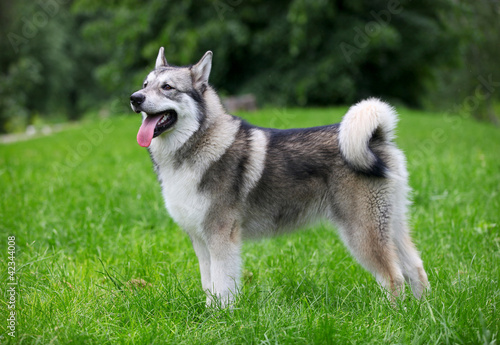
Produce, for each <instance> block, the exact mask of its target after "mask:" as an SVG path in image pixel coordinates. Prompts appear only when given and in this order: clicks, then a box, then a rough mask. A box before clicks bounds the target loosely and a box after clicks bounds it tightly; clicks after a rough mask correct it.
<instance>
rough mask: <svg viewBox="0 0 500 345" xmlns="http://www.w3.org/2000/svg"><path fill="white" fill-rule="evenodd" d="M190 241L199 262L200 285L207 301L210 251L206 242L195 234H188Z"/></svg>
mask: <svg viewBox="0 0 500 345" xmlns="http://www.w3.org/2000/svg"><path fill="white" fill-rule="evenodd" d="M190 238H191V243H192V244H193V248H194V252H195V253H196V256H197V257H198V263H199V264H200V274H201V286H202V288H203V291H205V293H206V294H207V303H208V301H209V296H211V295H212V280H211V278H210V252H209V251H208V246H207V244H206V242H205V241H204V240H203V239H201V238H200V237H198V236H196V235H190Z"/></svg>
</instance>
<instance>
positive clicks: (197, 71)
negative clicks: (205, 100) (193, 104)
mask: <svg viewBox="0 0 500 345" xmlns="http://www.w3.org/2000/svg"><path fill="white" fill-rule="evenodd" d="M212 55H213V54H212V52H211V51H210V50H209V51H207V52H206V53H205V55H203V57H202V58H201V60H200V61H198V63H197V64H196V65H194V66H192V67H191V77H192V78H193V85H194V87H195V89H197V90H199V91H200V92H201V93H203V92H204V91H205V89H206V88H207V86H208V77H209V76H210V70H211V69H212Z"/></svg>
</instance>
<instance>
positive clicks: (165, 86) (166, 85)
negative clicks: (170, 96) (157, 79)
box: [161, 84, 173, 90]
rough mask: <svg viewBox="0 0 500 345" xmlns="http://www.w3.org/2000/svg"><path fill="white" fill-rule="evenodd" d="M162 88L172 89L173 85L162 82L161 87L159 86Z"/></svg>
mask: <svg viewBox="0 0 500 345" xmlns="http://www.w3.org/2000/svg"><path fill="white" fill-rule="evenodd" d="M161 88H162V89H163V90H172V89H173V87H172V86H170V85H169V84H164V85H163V86H162V87H161Z"/></svg>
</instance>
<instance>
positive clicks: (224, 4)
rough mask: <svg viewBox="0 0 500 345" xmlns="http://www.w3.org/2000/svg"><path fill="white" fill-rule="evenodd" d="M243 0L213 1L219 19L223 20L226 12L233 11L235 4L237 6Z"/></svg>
mask: <svg viewBox="0 0 500 345" xmlns="http://www.w3.org/2000/svg"><path fill="white" fill-rule="evenodd" d="M242 2H243V0H225V1H222V0H217V1H215V2H214V8H215V11H216V12H217V15H218V16H219V19H220V20H221V21H223V20H224V15H225V14H226V13H227V12H233V11H234V9H235V8H236V6H239V5H240V4H241V3H242Z"/></svg>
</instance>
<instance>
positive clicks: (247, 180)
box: [130, 48, 429, 307]
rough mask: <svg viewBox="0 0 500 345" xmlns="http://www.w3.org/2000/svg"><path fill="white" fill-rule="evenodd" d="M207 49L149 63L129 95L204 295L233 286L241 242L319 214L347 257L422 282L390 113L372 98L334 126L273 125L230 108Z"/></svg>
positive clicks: (420, 285) (221, 294) (225, 292)
mask: <svg viewBox="0 0 500 345" xmlns="http://www.w3.org/2000/svg"><path fill="white" fill-rule="evenodd" d="M211 66H212V52H210V51H209V52H207V53H206V54H205V55H204V56H203V57H202V58H201V60H200V61H199V62H198V63H197V64H195V65H192V66H187V67H176V66H172V65H169V64H168V63H167V61H166V59H165V56H164V49H163V48H160V51H159V54H158V57H157V59H156V67H155V69H154V70H153V71H152V72H151V73H149V75H148V76H147V78H146V79H145V80H144V84H143V86H142V89H141V90H139V91H137V92H135V93H133V94H132V96H131V97H130V103H131V106H132V109H133V110H134V111H135V112H137V113H139V112H142V118H143V120H142V125H141V127H140V129H139V132H138V134H137V141H138V143H139V145H141V146H143V147H147V148H148V150H149V154H150V156H151V159H152V161H153V164H154V168H155V171H156V174H157V175H158V180H159V182H160V184H161V187H162V193H163V197H164V199H165V204H166V207H167V210H168V213H169V214H170V215H171V216H172V218H173V219H174V220H175V221H176V222H177V223H178V224H179V225H180V226H181V227H182V228H183V229H184V230H185V231H186V232H187V233H188V234H189V236H190V238H191V241H192V243H193V247H194V250H195V252H196V255H197V256H198V260H199V264H200V272H201V282H202V287H203V289H204V290H205V291H206V292H207V305H211V304H216V305H220V306H222V307H225V306H227V305H229V304H231V303H232V301H233V300H234V296H235V295H236V293H237V292H238V285H239V281H240V271H241V243H242V240H243V239H246V238H258V237H261V236H272V235H275V234H279V233H283V232H287V231H291V230H293V229H296V228H300V227H303V226H305V225H307V224H309V223H311V222H313V221H315V220H318V219H328V220H330V221H332V222H334V223H335V224H336V225H337V226H338V229H339V232H340V236H341V238H342V240H343V241H344V243H345V244H346V246H347V247H348V248H349V249H350V251H351V253H352V254H353V255H354V257H355V258H356V259H357V260H358V261H359V262H360V263H361V264H362V265H363V266H364V267H365V268H366V269H367V270H369V271H370V272H372V273H373V274H374V276H375V277H376V279H377V281H378V282H379V283H380V284H381V285H382V286H383V287H385V288H386V289H387V290H388V291H389V292H390V294H391V296H393V297H395V296H398V295H400V294H401V293H402V292H403V287H404V280H405V279H406V281H407V282H408V283H409V284H410V286H411V288H412V291H413V294H414V295H415V296H416V297H417V298H419V297H420V296H421V295H422V293H423V292H424V290H425V289H426V288H428V286H429V283H428V280H427V275H426V273H425V271H424V268H423V265H422V260H421V259H420V256H419V254H418V252H417V250H416V249H415V246H414V244H413V243H412V240H411V238H410V229H409V227H408V222H407V216H406V213H407V206H408V204H409V201H408V192H409V187H408V173H407V171H406V163H405V157H404V155H403V153H402V152H401V150H399V149H398V148H397V147H396V145H395V144H394V142H393V137H394V134H393V132H394V128H395V126H396V122H397V116H396V113H395V111H394V109H393V108H392V107H390V106H389V105H387V104H386V103H384V102H381V101H380V100H378V99H373V98H372V99H368V100H365V101H362V102H360V103H358V104H356V105H354V106H352V107H351V109H349V111H348V112H347V114H346V115H345V116H344V118H343V120H342V122H341V123H340V124H333V125H329V126H322V127H313V128H300V129H286V130H279V129H272V128H261V127H257V126H253V125H251V124H249V123H247V122H245V121H243V120H242V119H240V118H238V117H234V116H232V115H230V114H228V113H227V112H226V111H225V109H224V107H223V106H222V105H221V101H220V98H219V96H218V95H217V93H216V92H215V90H214V89H213V88H212V87H211V86H210V85H209V83H208V77H209V75H210V69H211Z"/></svg>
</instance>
